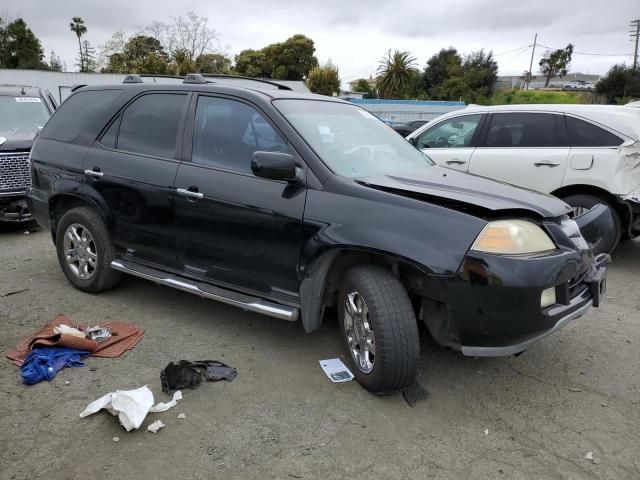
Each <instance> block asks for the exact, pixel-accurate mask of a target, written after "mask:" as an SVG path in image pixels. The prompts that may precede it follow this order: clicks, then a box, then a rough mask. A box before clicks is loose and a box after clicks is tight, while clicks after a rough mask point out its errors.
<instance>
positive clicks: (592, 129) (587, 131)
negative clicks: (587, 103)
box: [566, 117, 623, 147]
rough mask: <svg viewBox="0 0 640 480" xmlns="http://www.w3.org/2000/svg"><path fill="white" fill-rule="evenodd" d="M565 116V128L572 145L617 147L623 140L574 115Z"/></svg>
mask: <svg viewBox="0 0 640 480" xmlns="http://www.w3.org/2000/svg"><path fill="white" fill-rule="evenodd" d="M566 118H567V130H568V131H569V141H570V142H571V146H572V147H617V146H619V145H621V144H622V142H623V140H622V139H621V138H620V137H618V136H617V135H614V134H613V133H610V132H607V131H606V130H605V129H603V128H600V127H598V126H596V125H594V124H592V123H589V122H585V121H584V120H580V119H578V118H574V117H566Z"/></svg>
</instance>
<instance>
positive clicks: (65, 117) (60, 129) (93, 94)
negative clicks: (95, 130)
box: [40, 90, 120, 142]
mask: <svg viewBox="0 0 640 480" xmlns="http://www.w3.org/2000/svg"><path fill="white" fill-rule="evenodd" d="M118 95H120V90H89V91H86V92H78V93H76V94H74V95H71V96H70V97H69V98H67V100H66V101H65V102H64V103H63V104H62V105H61V106H60V107H59V108H58V110H56V113H55V115H53V117H51V119H50V120H49V121H48V122H47V124H46V125H45V127H44V129H43V130H42V133H41V134H40V135H41V136H42V137H44V138H50V139H51V140H59V141H62V142H71V141H72V140H74V139H75V138H76V137H77V136H78V135H80V133H81V132H82V130H84V128H85V127H86V126H87V125H88V124H89V123H90V122H91V121H92V120H95V119H96V118H99V117H100V116H101V115H102V113H103V112H104V111H105V110H106V108H107V107H108V106H109V104H110V103H111V102H112V101H113V100H115V98H116V97H117V96H118Z"/></svg>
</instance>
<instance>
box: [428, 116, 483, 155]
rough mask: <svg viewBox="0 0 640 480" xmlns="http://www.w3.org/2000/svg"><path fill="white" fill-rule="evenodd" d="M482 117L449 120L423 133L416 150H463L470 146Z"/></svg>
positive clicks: (463, 117)
mask: <svg viewBox="0 0 640 480" xmlns="http://www.w3.org/2000/svg"><path fill="white" fill-rule="evenodd" d="M481 117H482V115H465V116H461V117H455V118H450V119H449V120H445V121H444V122H442V123H439V124H438V125H436V126H435V127H433V128H430V129H428V130H426V131H425V132H423V133H422V134H421V135H420V136H419V137H418V141H417V142H416V145H417V147H418V148H464V147H470V146H471V139H472V138H473V134H474V133H475V131H476V128H478V124H479V123H480V118H481Z"/></svg>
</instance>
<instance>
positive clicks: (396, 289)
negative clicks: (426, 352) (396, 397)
mask: <svg viewBox="0 0 640 480" xmlns="http://www.w3.org/2000/svg"><path fill="white" fill-rule="evenodd" d="M339 295H340V296H339V302H340V303H339V304H338V317H339V320H340V327H341V331H342V334H343V337H344V341H345V346H346V348H347V352H348V354H347V358H348V363H349V364H350V366H351V369H352V371H353V373H354V375H355V376H356V378H357V380H358V382H360V384H361V385H362V386H363V387H365V388H366V389H367V390H369V391H371V392H373V393H376V394H378V395H387V394H391V393H394V392H397V391H398V390H401V389H402V388H404V387H406V386H408V385H410V384H412V383H413V382H414V380H415V376H416V371H417V368H418V359H419V354H420V345H419V338H418V325H417V322H416V318H415V314H414V312H413V307H412V306H411V302H410V301H409V296H408V295H407V292H406V291H405V289H404V287H403V286H402V284H401V283H400V281H399V280H398V279H397V278H396V277H395V276H394V275H393V274H392V273H391V272H389V271H388V270H385V269H383V268H381V267H377V266H374V265H362V266H356V267H353V268H351V269H350V270H349V271H347V273H346V274H345V276H344V278H343V282H342V288H341V289H340V294H339Z"/></svg>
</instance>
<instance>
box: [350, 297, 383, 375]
mask: <svg viewBox="0 0 640 480" xmlns="http://www.w3.org/2000/svg"><path fill="white" fill-rule="evenodd" d="M344 333H345V336H346V339H347V345H348V346H349V351H350V352H351V356H352V357H353V360H354V361H355V363H356V365H357V367H358V369H360V371H362V372H363V373H371V371H372V370H373V367H374V364H375V355H376V344H375V335H374V333H373V327H372V325H371V320H370V318H369V309H368V308H367V304H366V303H365V301H364V298H363V297H362V295H360V293H358V292H356V291H354V292H350V293H348V294H347V295H346V297H345V302H344Z"/></svg>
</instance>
